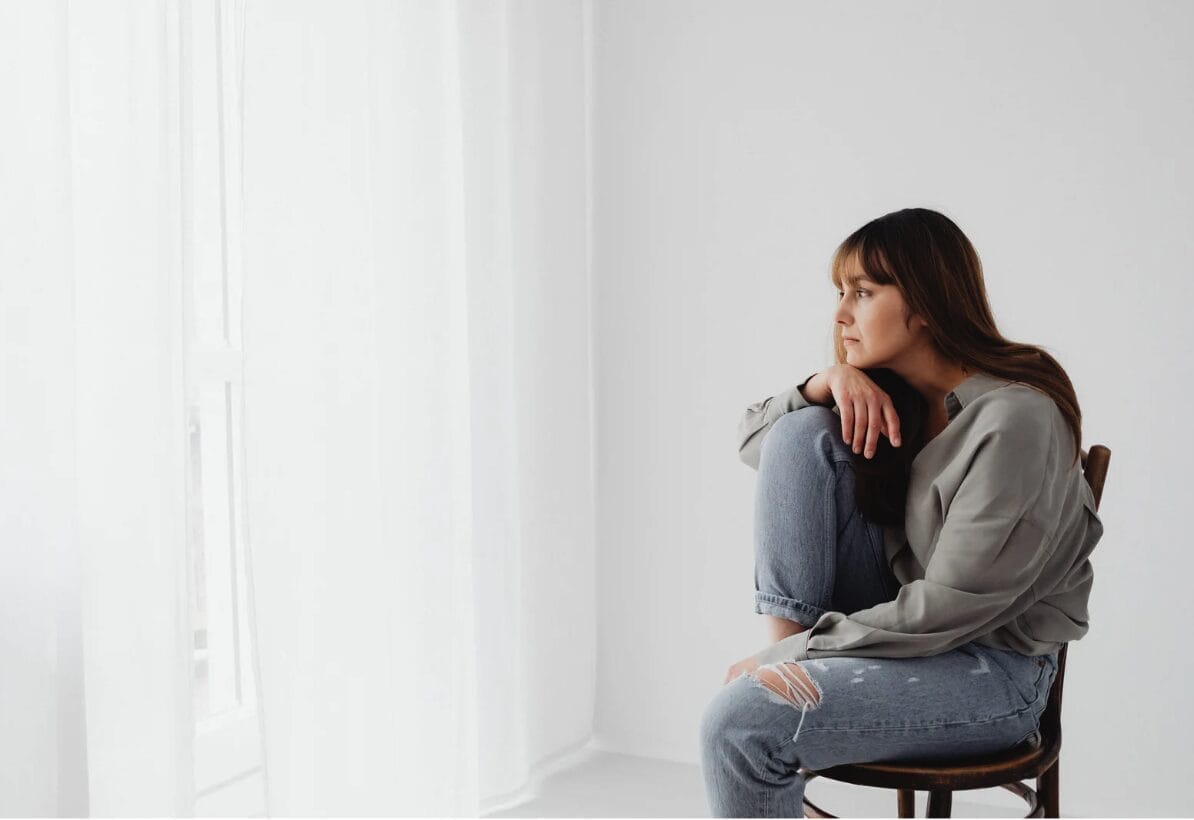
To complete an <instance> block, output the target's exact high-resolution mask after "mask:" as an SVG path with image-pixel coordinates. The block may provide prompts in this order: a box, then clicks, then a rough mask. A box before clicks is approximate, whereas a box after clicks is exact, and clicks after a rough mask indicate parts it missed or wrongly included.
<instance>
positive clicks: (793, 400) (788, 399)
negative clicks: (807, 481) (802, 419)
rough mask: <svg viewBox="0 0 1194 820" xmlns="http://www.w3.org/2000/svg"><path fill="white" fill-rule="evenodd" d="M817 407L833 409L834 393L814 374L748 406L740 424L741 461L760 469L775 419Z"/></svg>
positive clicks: (739, 453) (739, 455)
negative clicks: (803, 409)
mask: <svg viewBox="0 0 1194 820" xmlns="http://www.w3.org/2000/svg"><path fill="white" fill-rule="evenodd" d="M817 405H821V406H826V407H832V406H833V394H832V393H831V392H830V391H829V386H828V385H827V384H826V381H825V375H824V374H823V373H814V374H812V375H811V376H809V377H808V378H807V379H805V380H804V381H802V382H801V383H800V384H798V385H796V386H795V387H793V388H791V389H790V390H786V391H784V392H783V393H779V394H777V395H775V396H770V397H768V398H766V399H763V400H762V401H757V402H755V403H754V404H752V405H750V406H749V407H747V408H746V412H745V413H744V414H743V416H742V420H741V421H740V422H738V458H740V459H742V461H743V462H744V463H745V464H747V465H748V466H750V467H753V468H754V469H756V470H757V469H759V457H760V455H761V453H762V451H763V438H764V437H765V436H766V435H767V431H768V430H770V429H771V425H773V424H775V420H776V419H778V418H779V417H780V416H782V415H784V414H785V413H790V412H792V411H793V410H800V409H801V408H804V407H814V406H817Z"/></svg>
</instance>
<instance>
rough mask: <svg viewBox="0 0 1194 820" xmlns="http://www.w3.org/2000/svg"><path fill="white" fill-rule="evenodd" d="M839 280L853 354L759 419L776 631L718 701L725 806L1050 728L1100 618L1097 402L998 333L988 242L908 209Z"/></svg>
mask: <svg viewBox="0 0 1194 820" xmlns="http://www.w3.org/2000/svg"><path fill="white" fill-rule="evenodd" d="M831 279H832V281H833V284H834V286H835V288H836V289H837V291H838V300H839V301H838V307H837V310H836V312H835V314H834V317H833V319H834V347H835V349H836V358H837V363H836V364H835V365H833V366H832V367H830V368H828V369H826V370H824V371H823V372H820V373H816V374H813V375H812V376H810V377H809V378H808V379H806V380H805V381H804V382H802V383H801V384H800V385H798V386H797V387H794V388H792V389H790V390H789V391H787V392H785V393H781V394H779V395H777V396H772V397H770V398H768V399H765V400H763V401H761V402H758V403H756V404H752V405H751V406H750V407H748V408H747V410H746V414H745V417H744V418H743V420H742V423H741V425H740V428H739V438H740V450H739V452H740V456H741V458H742V460H743V461H744V462H746V463H747V464H748V465H750V466H752V467H755V468H756V469H757V470H758V481H757V497H756V507H755V611H756V612H758V613H760V614H762V615H764V616H765V617H766V619H767V621H768V624H769V627H770V631H771V638H772V641H773V643H772V644H771V645H770V646H768V647H766V648H765V649H763V650H762V651H760V652H758V653H756V654H754V655H752V656H751V657H749V658H746V659H745V660H743V661H740V662H738V663H736V664H734V665H733V666H731V667H730V670H729V672H728V674H727V676H726V684H725V686H723V687H722V689H721V690H720V691H719V693H718V695H717V696H716V697H715V698H714V700H713V701H712V702H711V703H710V704H709V706H708V708H707V709H706V712H705V714H704V716H703V718H702V721H701V742H702V767H703V773H704V778H705V786H706V791H707V795H708V799H709V804H710V808H711V811H712V812H713V814H714V816H719V817H738V816H755V817H801V816H803V807H802V802H803V796H804V780H803V777H802V776H801V774H800V773H799V769H801V768H808V769H813V770H816V769H824V768H827V767H829V766H834V765H838V764H844V763H859V762H872V761H880V760H910V759H933V758H943V757H959V756H965V755H971V754H973V755H981V754H988V753H990V752H994V751H998V750H1001V749H1006V748H1010V747H1012V746H1015V745H1017V744H1018V743H1021V742H1023V741H1025V740H1030V739H1032V738H1033V737H1034V736H1035V734H1036V730H1037V728H1038V726H1039V721H1040V716H1041V714H1042V713H1043V712H1044V709H1045V705H1046V702H1047V699H1048V694H1049V688H1050V686H1051V685H1052V683H1053V679H1054V677H1055V676H1056V672H1057V652H1058V650H1059V649H1060V648H1061V645H1062V644H1063V643H1065V642H1067V641H1072V640H1077V639H1079V638H1081V637H1082V636H1083V635H1084V634H1085V633H1086V631H1087V629H1088V618H1087V609H1086V605H1087V600H1088V598H1089V595H1090V589H1091V584H1092V581H1093V571H1092V568H1091V564H1090V561H1089V555H1090V552H1091V550H1093V549H1094V546H1095V544H1096V543H1097V542H1098V540H1099V538H1100V537H1101V536H1102V532H1103V526H1102V522H1101V521H1100V520H1099V518H1098V516H1097V515H1096V513H1095V502H1094V496H1093V493H1092V492H1091V490H1090V487H1089V485H1088V484H1087V483H1086V480H1085V477H1084V476H1083V474H1082V469H1081V462H1080V459H1079V451H1080V448H1081V441H1082V433H1081V412H1080V410H1079V407H1078V401H1077V398H1076V397H1075V394H1074V388H1073V385H1072V384H1071V383H1070V379H1069V377H1068V376H1067V375H1066V373H1065V371H1064V370H1063V369H1062V368H1061V366H1060V365H1059V364H1058V363H1057V361H1056V360H1055V359H1054V358H1053V357H1052V356H1050V355H1049V354H1048V353H1046V352H1045V351H1044V350H1042V349H1041V348H1039V347H1035V346H1033V345H1028V344H1019V343H1016V342H1012V341H1009V340H1007V339H1005V338H1004V337H1003V336H1002V335H1001V334H1000V333H999V331H998V329H997V328H996V327H995V320H994V318H993V317H992V314H991V308H990V306H989V304H988V302H987V295H986V289H985V287H984V284H983V274H982V266H981V263H980V262H979V258H978V255H977V253H975V250H974V248H973V246H972V245H971V243H970V241H969V240H968V239H967V238H966V236H965V235H964V234H963V233H962V231H961V230H960V229H959V228H958V227H957V225H955V224H954V223H953V222H952V221H951V220H950V219H949V218H947V217H946V216H944V215H942V214H940V213H937V212H936V211H931V210H927V209H923V208H910V209H905V210H902V211H896V212H894V213H890V214H887V215H886V216H883V217H880V218H878V219H875V220H873V221H871V222H869V223H867V224H866V225H864V226H863V227H861V228H859V229H858V230H857V231H855V232H854V233H853V234H852V235H850V236H849V237H847V238H846V240H845V241H844V242H842V244H841V245H840V246H839V247H838V248H837V251H836V252H835V254H834V257H833V262H832V271H831Z"/></svg>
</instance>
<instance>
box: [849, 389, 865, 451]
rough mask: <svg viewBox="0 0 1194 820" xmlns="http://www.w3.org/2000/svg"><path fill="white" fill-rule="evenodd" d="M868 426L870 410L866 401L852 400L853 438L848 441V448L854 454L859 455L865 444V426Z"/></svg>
mask: <svg viewBox="0 0 1194 820" xmlns="http://www.w3.org/2000/svg"><path fill="white" fill-rule="evenodd" d="M869 424H870V408H868V407H867V404H866V399H861V398H860V399H855V400H854V436H853V437H852V438H851V439H850V441H851V444H850V447H851V448H852V449H853V450H854V452H855V453H861V452H862V448H863V445H865V444H866V436H867V426H868V425H869Z"/></svg>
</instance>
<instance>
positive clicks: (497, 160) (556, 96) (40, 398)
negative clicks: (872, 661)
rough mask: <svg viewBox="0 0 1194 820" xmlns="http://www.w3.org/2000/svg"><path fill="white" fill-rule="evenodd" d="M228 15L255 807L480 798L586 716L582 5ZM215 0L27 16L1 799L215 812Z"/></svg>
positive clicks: (14, 271) (228, 158)
mask: <svg viewBox="0 0 1194 820" xmlns="http://www.w3.org/2000/svg"><path fill="white" fill-rule="evenodd" d="M226 5H227V4H226ZM229 7H230V8H232V9H234V12H235V13H234V15H233V17H232V18H231V21H232V23H233V25H230V26H229V25H224V24H223V23H222V24H221V27H219V28H218V34H219V37H220V42H218V43H217V44H216V47H218V48H219V49H220V50H221V54H223V55H224V59H222V60H221V61H220V70H221V71H222V72H233V73H232V74H229V75H226V76H225V77H224V79H222V80H221V83H222V84H224V86H225V87H227V84H228V81H230V82H231V85H232V86H233V87H236V88H239V93H238V94H236V95H233V96H232V97H230V98H229V99H228V100H222V101H221V108H220V111H221V117H224V118H225V119H223V120H221V123H222V125H221V129H222V130H221V132H220V134H219V135H217V137H215V138H217V139H220V140H221V141H222V142H221V146H222V150H223V154H222V155H221V157H222V159H221V163H222V165H221V166H220V168H221V169H222V170H221V175H222V176H221V179H222V181H223V182H224V183H227V184H224V185H223V187H222V189H221V192H220V200H219V202H220V206H219V208H220V213H221V214H222V216H221V222H220V225H219V226H218V229H219V231H220V232H221V235H222V237H223V240H222V245H221V247H222V250H221V251H220V256H219V259H220V260H222V261H221V264H223V265H224V266H225V268H226V272H227V271H228V270H231V269H232V267H236V269H237V270H236V273H237V275H238V277H239V282H240V287H239V290H238V289H231V290H229V291H227V299H229V300H232V301H233V302H236V303H237V304H238V305H239V316H240V320H239V321H240V324H239V329H240V331H241V345H242V350H243V371H242V372H241V373H240V374H239V376H238V378H239V382H238V383H239V384H240V386H241V393H240V397H241V398H240V402H241V404H240V405H239V406H240V408H241V410H242V411H243V447H242V449H241V450H239V451H235V452H234V455H235V458H237V459H242V460H243V463H240V464H239V468H240V469H242V470H243V486H244V499H245V503H244V506H243V509H242V508H236V507H235V505H232V506H233V508H235V509H238V510H239V511H240V514H241V516H242V517H243V520H241V521H238V522H237V526H238V527H240V528H241V531H243V532H244V534H245V538H244V548H245V555H246V563H245V572H246V579H245V580H246V581H247V583H248V588H247V595H246V599H247V602H248V605H247V609H248V615H249V619H248V620H249V622H250V623H251V626H252V628H251V630H250V633H251V638H252V641H251V642H252V648H253V650H254V652H253V653H252V661H251V664H250V666H251V669H249V670H247V672H248V674H247V675H246V678H245V679H246V681H247V682H248V683H249V684H250V685H252V686H253V687H254V689H255V690H256V691H255V695H256V698H255V700H256V709H257V716H258V718H259V726H260V737H261V746H262V748H261V750H260V752H261V762H262V767H261V768H262V774H263V780H264V785H265V791H266V801H265V811H266V812H268V813H269V814H271V815H329V814H349V815H376V814H385V815H471V814H477V813H478V812H483V811H486V810H488V809H490V808H495V807H498V806H500V805H503V804H504V803H506V802H509V801H512V800H514V799H518V798H520V797H522V796H525V790H526V789H527V788H528V786H529V785H530V786H532V787H533V782H534V775H535V773H536V770H537V767H538V766H540V765H541V764H543V763H544V762H545V761H549V760H551V759H552V758H553V757H554V756H557V755H560V754H565V753H567V752H569V751H571V750H573V749H576V748H578V747H579V746H581V745H583V744H584V743H585V742H586V741H587V740H588V739H589V737H590V735H591V731H592V711H593V699H594V691H593V689H594V685H595V669H594V664H595V644H596V613H595V600H596V599H595V590H594V584H595V582H596V579H595V572H594V520H595V519H594V514H593V505H594V493H593V489H594V469H595V464H594V442H593V439H592V430H593V424H592V412H593V401H592V395H593V394H592V367H591V361H592V346H591V333H590V318H589V317H590V305H591V296H590V292H591V288H590V282H589V275H588V273H589V264H588V259H589V247H590V241H589V236H590V231H589V229H588V219H589V216H588V214H589V201H588V200H589V190H590V186H589V183H588V179H589V173H588V166H589V162H588V137H587V135H588V128H589V104H588V100H589V99H590V93H589V88H588V84H589V79H588V77H589V74H588V70H587V61H588V58H587V54H588V31H589V27H588V25H587V19H588V14H589V8H588V6H587V4H585V3H581V2H565V3H556V2H548V1H547V0H541V1H540V2H532V1H531V0H526V1H525V2H508V3H501V2H467V1H466V0H461V1H460V2H424V1H423V0H410V1H409V2H397V3H395V2H386V1H385V0H372V1H371V2H366V1H365V0H357V1H356V2H349V3H335V4H331V3H320V2H313V1H311V2H281V1H280V0H279V1H278V2H257V1H256V0H251V2H248V3H244V4H243V5H241V4H237V3H232V4H230V5H229ZM205 8H206V6H204V4H192V3H173V2H172V3H164V4H155V3H134V2H127V3H106V4H103V5H102V8H100V7H97V6H95V5H89V4H81V3H80V4H71V3H67V2H60V3H56V4H27V5H14V4H6V5H4V6H3V7H0V55H3V56H0V59H2V60H4V62H5V67H6V70H5V71H4V73H3V76H2V78H0V88H2V89H3V91H4V94H5V100H4V102H5V105H6V110H8V111H10V112H15V116H14V117H13V121H14V125H15V127H14V128H11V129H6V131H5V133H4V136H3V137H2V138H0V139H3V140H5V145H4V150H3V151H0V155H2V157H3V158H2V159H0V162H3V163H4V164H3V166H0V167H2V169H3V178H2V181H3V183H4V185H5V190H6V194H7V195H6V196H5V197H4V199H3V203H4V204H3V208H4V210H3V214H4V226H5V241H4V242H3V243H0V277H2V278H0V284H2V287H3V293H2V294H0V299H2V305H3V311H4V312H3V333H4V336H3V339H4V346H3V350H2V351H0V378H2V379H3V382H2V384H0V389H2V390H3V406H2V412H3V419H4V425H3V436H4V439H3V442H4V445H3V446H4V450H3V452H4V458H3V459H0V476H2V481H3V488H4V495H3V497H4V499H5V503H4V507H3V509H2V511H0V543H3V545H4V546H3V549H4V556H5V567H6V572H5V573H3V574H2V577H3V581H2V582H0V583H3V585H4V586H3V590H2V592H3V595H2V596H0V600H2V601H3V604H0V605H2V606H3V607H4V612H3V626H2V627H0V629H2V630H3V642H2V643H0V669H2V670H4V671H3V673H0V723H2V724H3V725H4V726H5V727H6V730H5V732H4V733H0V811H3V812H4V813H9V814H11V813H17V814H56V813H63V814H75V813H86V812H90V813H93V814H124V815H141V814H157V815H163V814H164V815H174V814H187V813H189V812H191V811H193V810H194V807H195V805H196V794H195V766H196V765H197V764H196V759H195V743H196V735H195V721H196V715H195V714H194V706H193V703H194V690H193V687H194V685H195V684H194V680H195V678H194V664H195V661H194V658H195V652H196V646H195V645H194V644H193V636H194V634H195V633H194V630H193V624H192V623H191V618H192V617H193V614H192V610H191V609H189V608H188V594H193V589H190V590H189V588H188V585H192V586H193V584H194V577H193V576H192V575H191V574H190V570H189V569H188V555H187V547H186V544H187V536H186V529H187V504H188V496H187V493H188V489H187V486H188V485H187V482H186V480H185V476H184V473H185V470H186V442H187V421H186V420H187V415H186V403H187V390H186V389H185V385H184V382H185V379H186V376H187V371H186V369H187V366H188V365H187V358H186V356H185V355H184V352H183V351H184V348H185V346H186V334H187V327H188V325H187V321H186V317H187V316H188V315H189V311H191V310H192V307H193V306H190V305H189V300H191V299H193V298H194V294H193V293H191V292H190V290H189V289H188V288H187V287H184V284H185V283H186V282H187V281H189V280H187V278H186V276H185V271H186V270H187V265H189V264H192V263H193V262H194V260H193V259H192V258H191V255H192V254H197V253H199V252H200V251H201V250H202V249H197V248H194V247H192V246H191V245H189V244H188V242H187V241H186V232H185V231H184V227H185V224H186V223H185V222H184V219H183V218H184V217H185V216H186V214H187V210H186V202H187V201H188V200H187V198H188V196H192V195H193V191H189V190H188V188H187V186H186V185H183V184H182V181H184V180H187V179H189V177H187V175H186V174H187V172H186V167H188V166H186V165H185V164H184V163H183V160H184V159H188V158H191V159H194V158H195V157H198V156H200V155H201V154H202V152H203V151H205V150H206V148H207V147H210V146H208V145H207V142H206V141H207V140H209V139H211V138H212V137H211V135H208V134H199V133H197V132H196V131H195V130H193V123H191V121H190V120H189V119H188V116H187V115H186V112H187V108H186V107H185V106H181V105H180V102H179V96H178V89H179V87H180V85H181V86H182V87H187V81H188V77H187V75H186V72H187V71H189V70H197V69H196V68H195V67H196V66H197V65H198V63H196V62H195V61H194V60H193V59H190V57H193V56H194V54H193V53H192V52H193V50H194V49H196V48H199V47H201V45H202V44H201V43H199V41H197V40H195V39H194V38H190V37H188V36H187V26H188V19H189V17H190V16H192V15H196V14H199V13H200V12H201V11H202V10H203V9H205ZM227 22H228V18H225V19H224V23H227ZM188 55H189V56H188ZM184 101H185V95H184ZM227 118H231V119H227ZM229 135H234V136H237V137H238V139H239V141H238V142H235V143H234V142H227V141H228V139H229ZM225 142H227V144H225ZM188 161H190V160H188ZM180 165H183V170H182V171H180ZM228 169H235V170H236V172H237V173H236V174H231V173H229V172H228ZM204 181H205V180H204V179H203V178H202V175H199V174H196V175H195V179H194V180H193V183H194V185H196V186H198V185H201V184H203V183H204ZM230 181H231V182H230ZM230 315H236V311H233V312H232V313H231V314H230ZM230 406H231V405H230ZM230 452H233V451H230ZM233 809H234V810H235V806H234V807H233Z"/></svg>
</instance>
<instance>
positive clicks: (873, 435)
mask: <svg viewBox="0 0 1194 820" xmlns="http://www.w3.org/2000/svg"><path fill="white" fill-rule="evenodd" d="M872 402H873V403H868V402H867V400H866V399H863V398H855V399H852V400H847V401H842V402H838V408H839V409H840V411H841V416H842V441H844V442H845V443H846V444H847V445H849V446H850V449H851V450H853V451H854V452H855V453H861V454H863V455H864V456H865V457H866V458H873V457H874V455H875V451H876V450H877V449H878V447H879V436H881V435H884V434H886V435H887V437H888V439H890V440H891V444H892V446H893V447H899V446H900V417H899V415H898V414H897V413H896V410H895V405H894V404H892V402H891V399H890V398H888V397H886V396H884V397H880V398H876V399H872Z"/></svg>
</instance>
